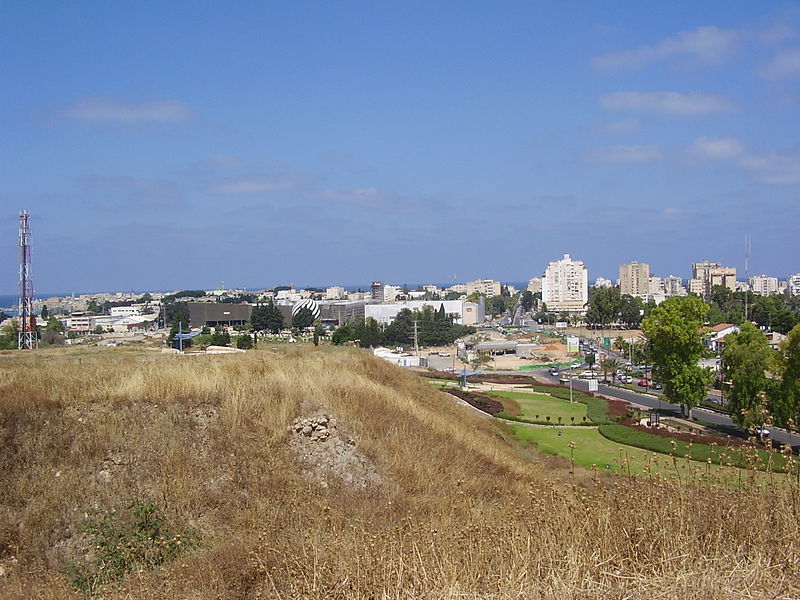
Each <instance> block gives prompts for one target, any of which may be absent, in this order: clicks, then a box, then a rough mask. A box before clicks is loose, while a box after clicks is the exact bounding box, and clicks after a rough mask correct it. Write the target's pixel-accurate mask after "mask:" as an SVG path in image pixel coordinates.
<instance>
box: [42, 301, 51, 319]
mask: <svg viewBox="0 0 800 600" xmlns="http://www.w3.org/2000/svg"><path fill="white" fill-rule="evenodd" d="M49 314H50V313H49V312H48V310H47V304H42V314H41V317H42V321H47V318H48V315H49Z"/></svg>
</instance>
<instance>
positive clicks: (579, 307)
mask: <svg viewBox="0 0 800 600" xmlns="http://www.w3.org/2000/svg"><path fill="white" fill-rule="evenodd" d="M542 301H543V302H544V303H545V304H547V308H548V310H556V311H567V312H583V311H585V310H586V303H587V302H588V301H589V273H588V271H587V270H586V267H584V266H583V261H580V260H572V259H571V258H570V256H569V254H565V255H564V258H562V259H561V260H557V261H553V262H551V263H550V264H549V265H548V267H547V269H546V270H545V272H544V275H543V276H542Z"/></svg>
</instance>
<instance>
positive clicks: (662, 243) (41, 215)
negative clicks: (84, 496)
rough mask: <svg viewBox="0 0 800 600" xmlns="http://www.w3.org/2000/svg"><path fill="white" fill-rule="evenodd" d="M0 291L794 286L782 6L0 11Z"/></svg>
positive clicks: (92, 5) (794, 110)
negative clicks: (565, 258)
mask: <svg viewBox="0 0 800 600" xmlns="http://www.w3.org/2000/svg"><path fill="white" fill-rule="evenodd" d="M0 73H2V85H1V86H0V164H2V168H0V206H2V210H1V211H0V228H1V229H0V232H2V234H0V293H14V292H15V291H16V289H17V285H18V282H17V279H18V272H19V269H18V256H19V251H18V246H17V227H18V215H19V211H20V210H23V209H24V210H28V211H30V214H31V227H32V241H33V264H32V273H33V277H34V285H35V288H36V290H37V291H40V292H51V293H56V292H58V293H67V292H71V291H76V292H88V291H123V290H125V291H127V290H136V291H144V290H173V289H187V288H191V289H196V288H200V289H211V288H214V287H217V286H219V285H220V284H221V283H222V282H224V285H225V287H227V288H237V287H247V288H266V287H272V286H274V285H279V284H288V283H294V284H296V285H298V286H299V285H318V286H325V285H332V284H344V285H356V284H364V283H368V282H370V281H372V280H373V279H378V280H383V281H386V282H391V283H396V284H403V283H412V282H414V283H420V282H440V283H446V282H453V281H459V282H463V281H467V280H472V279H476V278H494V279H499V280H502V281H524V280H527V279H528V278H530V277H537V276H541V274H542V272H543V271H544V269H545V268H546V266H547V263H548V262H549V261H552V260H557V259H559V258H561V256H562V255H563V254H565V253H569V254H570V255H571V256H572V257H573V258H576V259H579V260H583V261H584V263H585V264H586V266H587V268H588V270H589V278H590V281H593V280H594V279H595V278H597V277H599V276H603V277H607V278H610V279H612V280H613V279H616V278H617V277H618V268H619V265H620V264H622V263H626V262H630V261H631V260H638V261H639V262H647V263H649V264H650V267H651V272H652V273H654V274H655V275H660V276H664V277H665V276H667V275H670V274H672V275H678V276H681V277H684V278H688V277H689V276H690V274H691V273H690V269H691V263H693V262H697V261H700V260H703V259H709V260H713V261H719V262H722V263H723V264H725V265H728V266H735V267H737V268H738V269H739V271H740V276H739V278H740V279H741V278H742V276H743V270H744V239H745V235H747V234H749V235H750V237H751V240H752V241H751V248H752V253H751V257H750V274H751V275H753V274H761V273H765V274H768V275H774V276H778V277H780V278H782V279H783V278H785V277H786V275H787V274H789V273H796V272H800V256H799V255H800V253H799V252H798V250H799V249H800V241H799V240H800V235H798V225H800V206H799V205H798V199H799V198H800V4H798V3H784V2H768V1H765V2H750V1H741V2H740V1H734V0H726V1H724V2H717V1H711V0H709V1H705V2H701V3H697V2H671V3H649V2H646V3H645V2H633V1H631V2H623V1H615V2H530V1H525V2H502V1H501V2H491V3H490V2H467V1H460V2H430V1H413V0H403V1H388V0H387V1H386V2H349V1H340V2H304V1H302V0H300V1H294V2H268V1H258V2H244V1H236V0H232V1H231V2H225V3H221V2H203V1H198V0H193V1H191V2H189V1H185V2H184V1H179V0H174V1H171V2H151V1H141V0H140V1H137V2H106V1H97V2H94V1H82V2H69V3H54V2H43V1H35V0H33V1H31V2H10V1H6V2H3V3H1V4H0Z"/></svg>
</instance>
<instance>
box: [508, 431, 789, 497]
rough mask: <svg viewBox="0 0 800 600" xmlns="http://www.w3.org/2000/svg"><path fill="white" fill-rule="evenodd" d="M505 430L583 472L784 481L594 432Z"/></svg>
mask: <svg viewBox="0 0 800 600" xmlns="http://www.w3.org/2000/svg"><path fill="white" fill-rule="evenodd" d="M509 428H510V429H511V431H512V432H513V434H514V436H515V438H516V439H517V441H519V442H520V443H522V444H530V445H535V446H536V447H538V448H539V450H541V451H542V452H545V453H546V454H551V455H554V456H561V457H563V458H566V459H567V460H569V459H570V457H572V458H573V459H574V460H575V464H576V465H577V466H579V467H583V468H586V469H592V468H596V469H597V470H598V471H614V472H618V473H628V474H640V475H641V474H647V475H653V476H664V477H679V478H680V479H681V481H683V482H695V483H702V482H713V483H718V484H724V485H731V486H740V485H752V484H753V483H755V484H759V485H761V484H765V483H766V482H768V481H778V482H785V481H786V479H785V478H786V476H785V475H773V474H768V473H764V472H761V471H752V470H746V469H737V468H735V467H727V466H720V465H716V464H708V463H703V462H697V461H693V460H687V459H685V458H677V457H676V458H675V459H673V458H672V457H671V456H667V455H664V454H659V453H653V452H648V451H647V450H642V449H641V448H634V447H632V446H627V445H623V444H618V443H615V442H612V441H611V440H609V439H607V438H605V437H603V436H602V435H601V434H600V432H599V431H597V430H596V429H588V428H580V429H578V428H559V427H530V426H526V425H516V424H514V425H509ZM570 442H574V444H575V447H574V448H573V449H570V447H569V445H570Z"/></svg>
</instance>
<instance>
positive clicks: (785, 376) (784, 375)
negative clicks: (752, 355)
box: [773, 325, 800, 427]
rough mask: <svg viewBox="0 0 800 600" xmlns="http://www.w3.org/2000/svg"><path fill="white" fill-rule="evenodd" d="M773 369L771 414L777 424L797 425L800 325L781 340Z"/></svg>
mask: <svg viewBox="0 0 800 600" xmlns="http://www.w3.org/2000/svg"><path fill="white" fill-rule="evenodd" d="M775 370H776V371H777V374H778V375H779V377H780V379H779V383H778V390H777V394H775V396H776V399H777V402H775V403H774V407H773V414H774V416H775V421H776V423H777V424H778V425H782V426H784V427H786V426H790V425H791V426H794V427H797V425H798V423H799V422H800V325H795V326H794V328H793V329H792V330H791V331H790V332H789V334H788V335H787V336H786V339H785V340H783V342H781V346H780V352H779V354H778V355H777V357H776V364H775Z"/></svg>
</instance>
